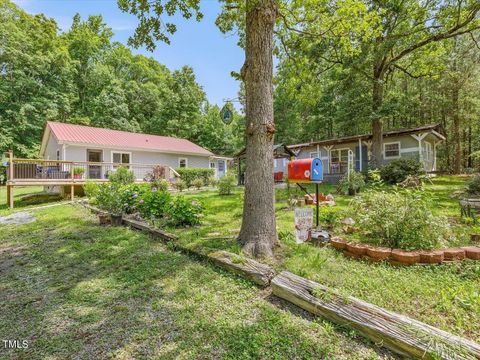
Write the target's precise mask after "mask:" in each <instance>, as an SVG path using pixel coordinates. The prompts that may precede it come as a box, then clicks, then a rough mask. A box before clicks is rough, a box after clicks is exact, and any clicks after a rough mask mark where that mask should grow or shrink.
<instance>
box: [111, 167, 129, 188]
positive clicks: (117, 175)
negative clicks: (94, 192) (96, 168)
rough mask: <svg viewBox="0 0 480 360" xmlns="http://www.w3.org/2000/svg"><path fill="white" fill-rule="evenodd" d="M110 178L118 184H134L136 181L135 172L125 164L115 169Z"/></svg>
mask: <svg viewBox="0 0 480 360" xmlns="http://www.w3.org/2000/svg"><path fill="white" fill-rule="evenodd" d="M108 180H109V181H110V182H112V183H117V184H122V185H126V184H132V183H134V182H135V174H134V173H133V171H130V170H128V169H127V168H126V167H124V166H119V167H118V168H117V169H116V170H115V171H113V172H111V173H109V175H108Z"/></svg>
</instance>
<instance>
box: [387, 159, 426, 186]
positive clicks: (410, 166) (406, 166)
mask: <svg viewBox="0 0 480 360" xmlns="http://www.w3.org/2000/svg"><path fill="white" fill-rule="evenodd" d="M424 174H425V170H424V169H423V165H422V164H421V163H420V162H419V161H418V160H417V159H407V158H400V159H397V160H393V161H391V162H390V163H388V164H387V165H385V166H382V167H381V168H380V176H381V177H382V180H383V181H385V182H386V183H387V184H398V183H401V182H402V181H404V180H405V179H406V178H407V176H409V175H413V176H421V175H424Z"/></svg>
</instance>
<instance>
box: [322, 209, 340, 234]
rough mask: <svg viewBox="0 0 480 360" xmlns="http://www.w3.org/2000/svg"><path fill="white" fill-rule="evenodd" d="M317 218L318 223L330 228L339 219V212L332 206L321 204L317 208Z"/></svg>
mask: <svg viewBox="0 0 480 360" xmlns="http://www.w3.org/2000/svg"><path fill="white" fill-rule="evenodd" d="M318 218H319V220H320V223H322V224H325V226H326V227H327V228H329V229H331V228H333V227H334V226H335V224H336V223H337V222H338V221H339V220H340V212H339V210H338V209H337V208H335V207H334V206H322V207H321V208H320V210H319V213H318Z"/></svg>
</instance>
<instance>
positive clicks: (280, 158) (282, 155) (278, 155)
mask: <svg viewBox="0 0 480 360" xmlns="http://www.w3.org/2000/svg"><path fill="white" fill-rule="evenodd" d="M245 156H246V148H243V149H242V151H240V152H239V153H238V154H237V155H235V157H234V159H235V161H237V167H238V185H244V183H245V173H244V171H242V160H244V159H245ZM296 156H297V154H296V153H295V152H293V151H292V150H290V148H289V147H288V146H287V145H284V144H276V145H273V158H274V179H275V181H282V180H283V171H277V169H279V168H282V166H280V164H282V165H286V163H288V161H290V160H291V159H292V158H295V157H296Z"/></svg>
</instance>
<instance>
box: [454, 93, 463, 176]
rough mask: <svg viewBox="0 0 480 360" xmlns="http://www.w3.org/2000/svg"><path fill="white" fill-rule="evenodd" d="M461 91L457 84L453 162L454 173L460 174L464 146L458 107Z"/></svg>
mask: <svg viewBox="0 0 480 360" xmlns="http://www.w3.org/2000/svg"><path fill="white" fill-rule="evenodd" d="M458 93H459V89H458V86H457V84H454V86H453V88H452V111H453V144H454V148H455V158H454V161H453V171H454V172H455V174H460V171H461V167H462V144H461V138H460V114H459V105H458Z"/></svg>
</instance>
